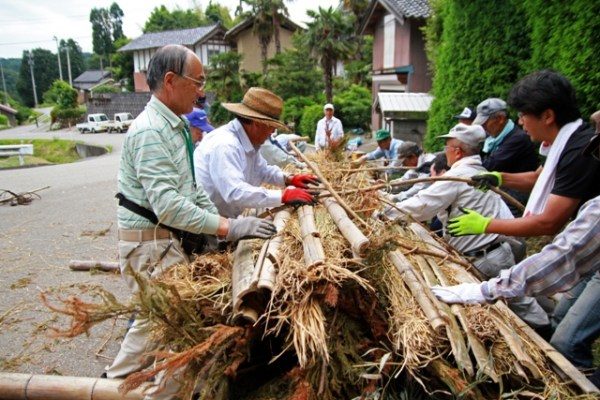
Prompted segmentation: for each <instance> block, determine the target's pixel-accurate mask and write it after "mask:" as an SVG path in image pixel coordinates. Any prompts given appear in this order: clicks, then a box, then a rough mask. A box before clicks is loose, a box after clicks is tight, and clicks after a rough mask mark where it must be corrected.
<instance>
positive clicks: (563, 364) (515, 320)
mask: <svg viewBox="0 0 600 400" xmlns="http://www.w3.org/2000/svg"><path fill="white" fill-rule="evenodd" d="M447 266H448V268H450V269H452V272H453V273H454V274H455V276H456V278H457V279H458V280H459V281H461V282H471V283H479V282H480V281H479V280H478V279H477V278H475V277H474V276H473V275H472V274H470V273H469V272H467V271H465V270H464V269H462V268H459V267H458V266H456V265H453V264H452V263H448V264H447ZM494 307H496V308H498V309H499V310H500V311H502V312H503V314H504V315H506V316H507V317H508V318H509V320H510V322H511V325H513V326H517V327H519V329H520V330H521V332H522V333H523V334H524V335H525V336H527V337H528V338H529V340H531V341H532V342H533V343H534V344H535V345H536V346H537V347H538V348H539V349H540V350H541V351H542V352H543V353H544V354H545V356H546V357H547V358H548V360H550V361H551V363H552V365H553V366H554V370H555V371H556V372H557V373H558V374H559V375H561V376H562V377H563V378H565V380H566V379H570V380H571V381H572V382H573V383H574V384H575V385H577V386H578V387H579V389H581V391H582V392H584V393H600V390H598V388H597V387H596V386H595V385H594V384H593V383H592V382H590V381H589V379H587V378H586V376H585V375H584V374H583V373H582V372H581V371H579V370H578V369H577V368H575V366H573V364H571V362H570V361H569V360H567V359H566V358H565V357H564V356H563V355H562V354H560V353H559V352H558V351H557V350H556V349H555V348H554V347H552V346H551V345H550V344H549V343H548V342H546V341H545V340H544V339H543V338H542V337H541V336H540V335H538V334H537V332H535V331H534V330H533V328H531V327H530V326H529V325H527V324H526V323H525V322H524V321H523V320H522V319H521V318H519V317H518V316H517V315H516V314H515V313H514V312H513V311H512V310H511V309H510V308H509V307H508V306H507V305H506V304H505V303H504V302H502V301H497V302H496V303H495V304H494Z"/></svg>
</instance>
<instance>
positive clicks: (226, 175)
mask: <svg viewBox="0 0 600 400" xmlns="http://www.w3.org/2000/svg"><path fill="white" fill-rule="evenodd" d="M222 106H223V107H224V108H225V109H227V110H228V111H230V112H231V113H233V114H235V115H236V118H235V119H234V120H232V121H230V122H229V123H228V124H226V125H223V126H221V127H220V128H217V129H215V130H214V131H212V132H211V133H209V134H208V135H206V136H205V137H204V139H203V140H202V142H200V145H199V146H198V147H197V148H196V151H195V152H194V164H195V166H196V182H197V183H198V185H199V186H202V187H203V188H204V190H206V192H207V193H208V195H209V196H210V199H211V200H212V201H213V202H214V203H215V206H216V207H217V209H218V210H219V213H220V214H221V215H224V216H227V217H230V218H236V217H238V216H240V215H241V214H242V212H243V211H244V209H246V208H259V207H276V206H280V205H281V204H311V203H314V202H315V198H314V197H313V194H312V193H311V192H309V191H308V190H307V189H308V186H309V185H316V184H318V183H319V179H318V178H317V177H316V176H314V175H310V174H296V175H286V174H284V172H283V171H282V170H281V168H279V167H277V166H275V165H267V162H266V161H265V159H264V158H263V157H262V156H261V154H260V152H259V150H260V146H261V145H262V144H263V143H264V142H265V141H266V140H267V139H268V138H269V137H270V136H271V134H272V133H273V132H274V130H275V129H281V130H284V131H287V127H286V126H285V124H284V123H283V122H281V121H280V120H279V117H280V116H281V111H282V109H283V100H282V99H281V98H280V97H279V96H277V95H276V94H275V93H273V92H270V91H269V90H267V89H263V88H258V87H252V88H250V89H248V91H247V92H246V94H244V98H243V100H242V102H241V103H223V104H222ZM264 183H266V184H271V185H275V186H279V187H284V188H285V189H283V190H280V189H278V190H273V189H266V188H264V187H261V185H262V184H264Z"/></svg>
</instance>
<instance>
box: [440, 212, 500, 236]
mask: <svg viewBox="0 0 600 400" xmlns="http://www.w3.org/2000/svg"><path fill="white" fill-rule="evenodd" d="M459 210H460V211H462V212H463V213H464V214H465V215H461V216H459V217H454V218H452V219H450V220H449V221H448V227H447V228H448V233H450V235H452V236H464V235H481V234H482V233H485V230H486V228H487V226H488V225H489V223H490V221H491V220H492V219H491V218H489V217H484V216H483V215H481V214H479V213H478V212H477V211H474V210H469V209H468V208H463V207H459Z"/></svg>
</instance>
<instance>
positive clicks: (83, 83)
mask: <svg viewBox="0 0 600 400" xmlns="http://www.w3.org/2000/svg"><path fill="white" fill-rule="evenodd" d="M111 82H113V79H112V76H111V73H110V71H107V70H100V69H90V70H87V71H83V73H82V74H81V75H79V76H78V77H76V78H75V79H74V80H73V87H74V88H75V89H77V91H78V97H77V101H78V102H79V103H85V102H86V101H87V100H88V99H89V97H90V92H91V91H92V90H93V89H94V88H96V87H98V86H102V85H104V84H106V83H111Z"/></svg>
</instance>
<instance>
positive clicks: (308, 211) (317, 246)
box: [298, 206, 325, 268]
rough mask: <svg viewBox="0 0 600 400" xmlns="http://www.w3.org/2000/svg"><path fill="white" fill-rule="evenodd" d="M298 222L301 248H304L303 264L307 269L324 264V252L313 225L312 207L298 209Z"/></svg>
mask: <svg viewBox="0 0 600 400" xmlns="http://www.w3.org/2000/svg"><path fill="white" fill-rule="evenodd" d="M298 220H299V221H300V234H301V236H302V247H303V248H304V264H305V265H306V267H307V268H310V267H313V266H316V265H320V264H323V263H324V262H325V251H324V250H323V244H322V243H321V238H320V235H319V231H318V230H317V227H316V225H315V215H314V213H313V208H312V206H302V207H299V208H298Z"/></svg>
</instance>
